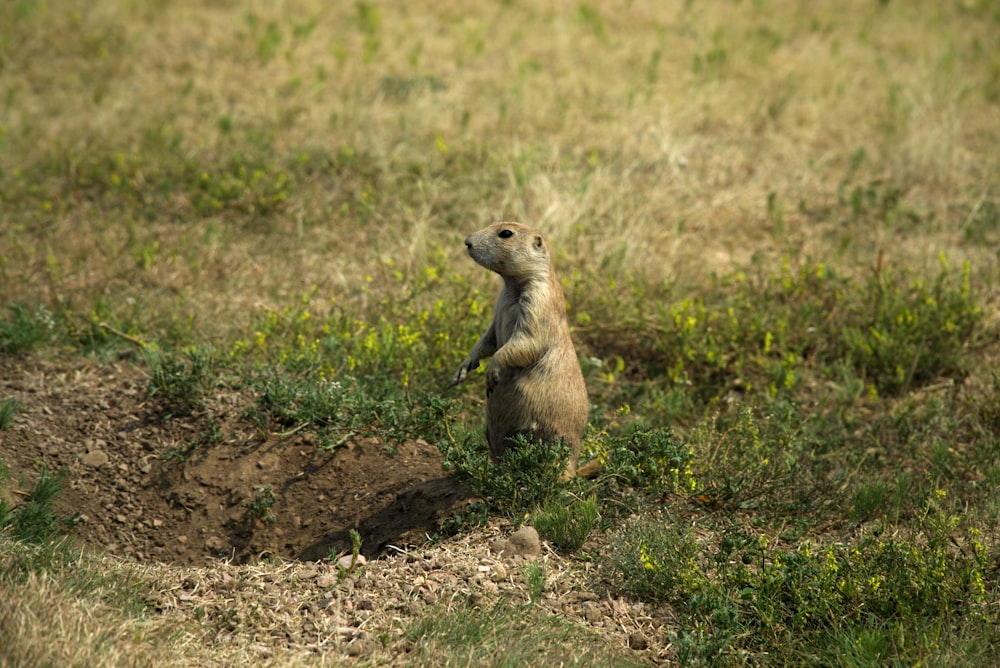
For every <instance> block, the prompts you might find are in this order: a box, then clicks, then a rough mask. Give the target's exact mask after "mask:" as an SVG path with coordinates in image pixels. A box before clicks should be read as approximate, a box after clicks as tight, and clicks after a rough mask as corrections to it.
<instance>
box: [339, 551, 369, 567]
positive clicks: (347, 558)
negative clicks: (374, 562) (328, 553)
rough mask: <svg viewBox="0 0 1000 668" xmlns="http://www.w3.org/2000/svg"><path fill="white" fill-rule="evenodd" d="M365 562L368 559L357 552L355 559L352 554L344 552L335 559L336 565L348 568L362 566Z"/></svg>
mask: <svg viewBox="0 0 1000 668" xmlns="http://www.w3.org/2000/svg"><path fill="white" fill-rule="evenodd" d="M366 563H368V560H367V559H365V555H363V554H359V555H358V557H357V560H356V561H355V559H354V555H353V554H345V555H344V556H342V557H340V558H339V559H337V565H338V566H340V567H341V568H350V567H351V566H354V567H355V568H356V567H358V566H363V565H365V564H366Z"/></svg>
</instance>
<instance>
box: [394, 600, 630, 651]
mask: <svg viewBox="0 0 1000 668" xmlns="http://www.w3.org/2000/svg"><path fill="white" fill-rule="evenodd" d="M405 637H406V638H407V639H408V640H410V641H412V642H414V643H415V644H416V650H415V652H414V656H413V657H412V658H413V660H414V661H415V662H417V663H436V664H439V665H449V666H452V665H453V666H482V665H489V666H523V665H552V664H554V663H555V664H559V665H566V666H627V665H641V664H640V663H637V662H632V661H631V660H630V657H628V655H626V654H624V653H623V652H620V651H619V652H616V651H614V650H612V649H611V648H608V647H607V646H605V645H604V644H603V643H602V642H601V640H600V639H599V638H596V637H594V636H592V635H591V633H590V632H589V631H587V630H585V629H582V628H580V627H577V626H574V625H572V624H571V623H568V622H566V621H564V620H562V619H560V618H559V617H558V616H556V615H553V614H551V613H549V612H546V611H544V610H542V609H541V608H537V607H535V606H534V605H533V604H532V603H527V604H517V603H513V602H511V601H500V602H498V603H496V604H495V605H493V606H491V607H476V606H472V605H468V604H466V605H459V606H456V607H455V608H454V609H453V610H441V611H437V610H430V611H428V614H426V615H424V616H422V617H421V619H420V620H419V621H417V622H415V623H414V624H412V625H411V626H410V627H409V628H407V629H406V636H405Z"/></svg>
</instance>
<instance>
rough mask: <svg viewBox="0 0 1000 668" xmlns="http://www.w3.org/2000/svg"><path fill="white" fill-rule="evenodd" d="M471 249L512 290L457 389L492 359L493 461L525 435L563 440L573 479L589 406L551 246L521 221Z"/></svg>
mask: <svg viewBox="0 0 1000 668" xmlns="http://www.w3.org/2000/svg"><path fill="white" fill-rule="evenodd" d="M501 235H503V236H501ZM465 245H466V247H467V248H468V250H469V255H470V256H471V257H472V259H473V260H475V261H476V262H478V263H479V264H481V265H482V266H484V267H486V268H487V269H492V270H493V271H495V272H496V273H498V274H500V276H502V277H503V282H504V285H503V289H502V290H501V291H500V297H499V298H498V299H497V303H496V307H495V308H494V311H493V321H492V322H491V323H490V327H489V329H487V330H486V333H485V334H483V336H482V337H481V338H480V339H479V341H478V342H477V343H476V345H475V346H473V348H472V351H471V352H470V353H469V356H468V357H466V358H465V360H464V361H463V362H462V364H461V366H459V367H458V373H456V374H455V378H454V380H453V381H452V385H457V384H458V383H461V382H463V381H464V380H465V378H466V375H467V374H468V372H469V371H471V370H473V369H476V368H477V367H478V366H479V361H480V360H481V359H482V358H484V357H489V356H491V355H492V359H491V360H490V363H489V366H488V367H487V369H486V440H487V442H488V443H489V447H490V455H491V456H492V457H493V460H494V461H496V460H498V459H499V458H500V457H501V456H502V455H503V453H504V452H506V450H507V448H508V447H510V441H509V439H510V438H511V437H512V436H516V435H518V434H524V435H526V436H527V437H529V438H530V439H531V440H533V441H542V440H544V441H553V440H558V439H563V440H564V441H565V442H566V443H567V444H568V445H569V446H570V452H571V455H570V460H569V462H568V463H567V466H566V473H567V475H573V474H574V473H575V472H576V465H577V460H578V459H579V457H580V437H581V436H582V435H583V430H584V429H585V428H586V426H587V414H588V412H589V403H588V401H587V388H586V385H585V384H584V382H583V374H582V373H581V372H580V362H579V360H578V359H577V356H576V350H575V349H574V348H573V340H572V339H571V338H570V334H569V323H568V322H567V320H566V300H565V298H564V297H563V292H562V287H560V285H559V281H558V279H557V278H556V274H555V270H554V269H553V266H552V253H551V251H550V249H549V246H548V244H547V243H546V242H545V239H544V238H543V237H542V235H541V233H539V232H538V230H534V229H532V228H530V227H527V226H525V225H520V224H518V223H496V224H493V225H490V226H489V227H487V228H485V229H482V230H479V231H478V232H474V233H472V234H470V235H469V236H468V237H467V238H466V239H465Z"/></svg>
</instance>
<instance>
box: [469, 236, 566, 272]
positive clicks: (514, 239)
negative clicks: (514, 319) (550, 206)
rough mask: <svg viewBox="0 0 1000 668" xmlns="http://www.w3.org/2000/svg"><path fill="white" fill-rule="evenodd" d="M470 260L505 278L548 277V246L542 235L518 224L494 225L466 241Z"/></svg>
mask: <svg viewBox="0 0 1000 668" xmlns="http://www.w3.org/2000/svg"><path fill="white" fill-rule="evenodd" d="M465 247H466V248H467V249H468V250H469V256H470V257H471V258H472V259H473V260H475V261H476V262H478V263H479V264H481V265H482V266H484V267H486V268H487V269H491V270H493V271H495V272H497V273H498V274H500V275H501V276H503V277H504V278H513V279H522V278H531V277H538V278H544V277H546V276H548V273H549V266H550V253H549V245H548V244H547V243H546V242H545V239H544V237H542V233H541V232H539V231H538V230H536V229H533V228H530V227H528V226H527V225H521V224H520V223H494V224H492V225H490V226H489V227H484V228H483V229H481V230H479V231H478V232H473V233H472V234H470V235H469V236H467V237H466V238H465Z"/></svg>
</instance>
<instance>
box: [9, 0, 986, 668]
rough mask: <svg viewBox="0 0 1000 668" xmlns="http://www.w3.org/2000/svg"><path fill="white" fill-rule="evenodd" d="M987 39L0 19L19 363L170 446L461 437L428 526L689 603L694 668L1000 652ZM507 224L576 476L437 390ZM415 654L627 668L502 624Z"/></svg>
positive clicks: (502, 15)
mask: <svg viewBox="0 0 1000 668" xmlns="http://www.w3.org/2000/svg"><path fill="white" fill-rule="evenodd" d="M998 36H1000V15H998V13H997V10H996V8H995V6H994V4H993V3H990V2H986V1H979V2H962V3H950V4H947V5H941V6H939V5H933V6H931V4H929V3H920V2H917V3H870V2H860V1H859V2H852V3H848V5H846V6H844V7H843V8H841V9H840V10H839V11H837V12H834V13H831V12H830V11H828V9H827V8H824V7H821V6H818V5H817V6H812V5H810V6H802V7H794V8H793V7H790V6H789V5H788V3H783V2H753V3H726V4H725V5H721V4H720V5H718V6H716V5H712V4H699V3H690V2H688V3H679V4H678V5H677V6H669V7H666V8H664V7H663V6H661V5H658V4H656V3H643V2H637V3H632V4H630V5H629V6H628V8H627V9H624V10H622V11H616V12H611V11H608V10H607V9H606V8H604V7H602V6H601V5H599V4H598V3H576V4H571V5H566V6H554V7H553V6H549V5H548V4H545V3H539V2H534V1H530V0H528V1H525V2H503V3H482V4H475V3H473V4H471V5H469V6H468V7H467V8H465V9H464V10H463V13H462V14H461V15H455V14H453V13H450V12H448V11H447V10H445V9H440V8H438V7H437V6H433V7H432V6H430V5H429V4H428V5H427V6H423V5H422V4H419V3H418V4H417V5H413V6H412V7H411V6H410V5H405V6H404V5H398V6H396V5H391V4H387V3H383V4H379V3H369V2H366V3H356V4H352V3H346V4H344V5H343V6H337V7H330V6H328V4H324V3H319V2H313V1H312V0H307V1H305V2H301V3H297V4H296V5H295V6H294V7H284V6H282V8H278V7H270V6H268V7H258V8H255V10H254V11H253V12H246V11H244V10H243V9H241V8H239V7H235V6H234V7H230V6H228V5H225V3H223V4H219V5H218V6H213V7H202V6H200V5H198V4H197V3H153V4H151V5H149V6H145V5H143V6H139V5H136V6H124V5H121V4H120V3H114V2H110V0H99V1H98V2H96V3H89V2H83V0H69V1H68V4H67V5H66V6H65V7H63V6H60V7H58V8H56V7H50V6H48V5H45V4H44V3H33V2H9V3H6V4H3V5H2V7H0V90H3V91H5V93H4V97H3V99H2V100H0V105H3V109H4V113H3V114H0V118H3V121H2V122H0V205H2V209H3V211H4V224H3V225H0V285H3V286H4V288H3V296H2V303H0V307H2V314H0V354H2V355H5V356H11V358H12V359H13V356H14V355H25V354H33V355H39V356H51V357H55V358H58V356H59V355H65V354H81V355H88V356H91V357H93V358H95V359H97V360H108V359H134V360H138V363H140V364H143V365H145V367H146V368H147V369H148V370H149V374H150V383H149V393H150V395H151V396H150V399H151V401H152V402H154V403H155V404H156V405H157V406H158V408H159V409H160V410H161V415H162V417H163V418H164V419H207V420H208V421H209V422H211V421H212V419H213V418H212V415H210V414H209V413H208V411H207V409H206V408H205V406H206V405H207V401H206V400H208V399H211V398H213V396H214V395H215V394H216V393H219V392H221V391H222V390H224V389H231V388H236V389H239V390H241V391H246V392H249V393H251V394H252V397H253V403H252V407H251V408H250V409H249V410H248V411H247V413H246V414H245V415H244V416H243V419H244V420H245V421H246V423H247V424H248V425H250V426H251V427H254V428H257V429H259V430H262V431H274V432H278V433H289V432H296V431H301V430H311V431H315V432H316V434H317V436H318V438H317V442H318V443H319V444H320V446H321V447H324V448H327V449H335V448H336V447H338V445H340V444H342V443H343V442H345V439H347V438H350V437H351V436H353V435H356V434H367V435H374V436H378V437H379V438H381V439H383V440H385V441H386V442H387V443H388V444H389V447H392V444H393V443H394V442H399V441H403V440H405V439H408V438H424V439H426V440H428V441H431V442H434V443H437V444H439V447H440V448H441V450H442V453H443V454H444V456H445V460H446V464H447V467H448V470H449V471H451V472H453V473H454V474H455V475H457V476H459V477H461V478H462V479H463V480H465V481H466V482H468V483H469V484H470V485H471V486H472V487H473V489H474V490H475V491H476V493H477V494H479V495H481V496H482V497H483V498H484V499H485V503H484V505H482V506H478V507H476V508H475V509H473V510H470V512H469V513H468V514H467V516H461V517H455V518H452V521H451V522H450V523H449V524H448V526H445V527H442V533H452V532H455V531H461V530H463V529H464V528H465V527H470V526H478V525H481V524H482V523H483V521H485V516H486V514H487V513H490V514H492V515H494V516H496V515H500V516H504V517H507V518H509V519H513V520H514V521H515V522H521V521H529V522H532V523H534V524H535V525H536V526H537V528H539V529H540V530H541V531H542V533H543V534H544V535H545V536H546V537H547V538H548V539H549V540H550V541H552V542H553V543H554V544H555V545H556V546H557V547H558V548H559V549H560V551H561V552H562V553H563V554H564V555H567V556H571V555H572V556H573V558H575V559H579V560H581V561H584V562H593V565H594V566H595V568H593V569H591V570H590V571H588V573H590V572H593V573H600V574H601V576H600V578H601V579H595V580H593V581H592V584H593V585H594V586H595V587H606V588H607V589H608V591H611V592H614V593H616V594H620V595H623V596H626V597H628V598H631V599H639V600H643V601H646V602H648V603H649V604H650V605H655V606H663V607H665V606H669V608H670V609H671V614H673V615H675V616H676V618H677V620H678V627H677V629H676V631H675V634H674V636H673V637H672V643H673V648H674V650H675V652H676V658H677V659H678V660H680V661H682V662H684V663H686V664H690V665H701V664H715V663H723V664H728V663H757V662H772V663H776V664H803V663H820V664H873V663H904V664H910V663H928V664H950V665H970V666H971V665H987V664H990V663H996V662H997V657H998V656H1000V640H998V638H997V634H996V628H998V626H1000V620H998V619H997V613H996V610H997V605H998V601H1000V568H998V564H1000V552H998V545H1000V534H998V532H997V526H1000V501H998V500H997V498H996V495H995V493H994V491H995V490H996V489H997V486H998V485H1000V408H998V407H1000V374H998V373H997V372H996V371H995V369H996V367H997V362H998V360H1000V345H998V329H997V322H998V320H997V312H998V306H1000V302H998V300H997V296H996V291H995V288H994V286H995V285H996V284H997V281H998V280H1000V272H998V257H997V251H996V246H997V243H998V240H1000V237H998V217H997V210H998V204H997V202H998V200H1000V191H998V188H997V185H996V184H997V183H998V181H1000V179H998V175H1000V157H998V156H1000V130H998V126H997V123H996V117H997V105H998V104H1000V74H998V73H1000V61H998V59H997V57H996V53H997V52H998V48H1000V37H998ZM192 44H194V45H198V46H197V49H196V51H195V52H191V46H190V45H192ZM205 62H211V63H212V67H211V68H202V67H201V66H200V65H199V63H205ZM497 219H520V220H522V221H524V222H527V223H532V224H536V225H538V226H540V227H541V228H543V229H544V230H545V232H546V233H547V235H548V237H549V239H550V241H551V242H552V245H553V247H554V248H555V253H556V254H555V263H556V266H557V268H558V271H559V275H560V278H561V280H562V283H563V285H564V288H565V292H566V296H567V301H568V303H569V318H570V324H571V326H572V328H573V335H574V340H575V342H576V343H577V346H578V352H579V353H580V356H581V361H582V365H583V368H584V373H585V376H586V380H587V385H588V390H589V393H590V398H591V403H592V411H591V415H590V429H589V430H588V433H587V435H586V438H585V440H584V445H583V457H582V461H583V462H586V461H588V460H589V459H597V460H598V461H599V462H600V464H601V470H600V472H599V473H598V475H597V476H596V477H595V478H594V479H593V480H587V481H582V480H574V481H570V482H568V483H564V482H561V481H560V480H559V479H558V478H559V473H561V467H560V466H559V460H560V458H561V457H562V456H564V454H565V452H564V450H560V449H559V447H558V446H544V447H538V448H522V449H521V451H520V452H519V453H517V454H516V455H515V456H514V457H511V458H508V461H506V462H504V463H503V464H502V465H501V466H499V467H494V466H493V465H492V464H491V463H490V462H489V460H488V457H487V455H486V450H485V444H484V442H483V437H482V435H481V434H482V413H483V407H482V402H483V397H482V395H483V387H482V385H483V383H482V378H481V376H480V375H474V376H473V378H471V379H470V381H471V382H468V383H466V384H465V385H464V386H462V387H460V388H458V389H455V390H446V389H445V388H446V386H447V383H448V380H449V379H450V378H451V376H452V375H453V373H454V370H455V368H456V366H457V364H458V363H459V362H460V360H461V358H462V356H463V355H464V352H465V351H467V350H468V348H469V347H470V346H471V344H472V343H473V342H474V341H475V340H476V338H477V337H478V335H479V334H480V333H481V332H482V331H483V329H484V328H485V327H486V325H487V322H488V319H489V317H490V309H491V307H492V303H493V300H494V298H495V292H496V289H497V284H496V280H495V277H492V276H490V275H489V274H488V272H484V271H482V270H481V269H480V268H477V267H476V266H475V265H474V263H472V262H471V260H469V259H468V257H466V256H465V254H464V248H463V245H462V239H463V238H464V236H465V235H466V234H467V233H469V232H470V231H473V230H474V229H476V228H478V227H480V226H482V225H483V224H485V223H487V222H490V221H492V220H497ZM137 346H138V347H139V348H140V349H141V350H142V351H143V352H142V353H141V354H140V355H137V354H136V348H137ZM14 411H15V404H14V403H13V402H12V401H10V400H7V399H4V400H3V402H2V403H0V428H3V429H8V428H10V427H11V424H12V420H13V414H14ZM212 445H213V439H212V438H206V439H202V440H200V441H198V442H192V443H191V444H188V445H185V446H182V447H180V449H178V450H176V451H172V452H169V453H167V454H166V455H165V457H170V458H178V459H183V458H184V457H186V456H187V455H188V454H189V451H190V450H191V449H192V448H194V447H212ZM45 476H47V477H46V478H45V480H46V481H47V482H46V483H45V484H46V485H49V484H55V481H57V480H58V478H55V477H51V476H49V474H45ZM40 484H41V483H40ZM43 491H44V490H39V491H38V494H40V495H41V496H39V497H38V498H37V499H34V500H33V501H31V503H36V504H41V505H40V506H38V507H39V508H41V509H42V512H41V514H40V515H39V516H38V517H37V518H36V519H37V520H38V521H35V520H32V521H31V522H29V523H28V525H26V526H29V525H30V526H35V527H38V526H42V527H45V531H46V532H49V533H44V532H43V534H41V535H42V536H45V537H49V538H50V537H51V535H52V534H51V532H52V531H54V530H55V529H57V528H58V527H59V523H58V522H57V521H56V520H55V519H53V518H52V517H51V516H50V515H46V514H45V512H44V508H45V503H47V502H46V501H45V498H48V497H45V496H44V494H42V492H43ZM33 494H34V492H33ZM259 500H260V502H259V503H256V504H255V505H254V506H253V507H252V508H250V507H248V508H247V511H248V512H251V513H259V514H258V517H260V518H261V519H266V518H267V516H268V514H269V513H271V512H272V510H271V508H272V505H273V498H272V499H271V500H270V501H271V504H270V505H269V504H268V503H267V502H268V498H267V495H266V494H260V495H259ZM6 503H7V505H5V506H0V508H3V509H4V510H3V512H4V513H6V514H5V515H3V518H4V519H3V523H4V525H5V527H6V529H5V533H6V534H10V533H11V532H15V527H16V523H17V522H21V521H22V520H20V519H17V518H18V517H21V515H23V517H24V518H27V517H28V513H29V511H28V510H26V508H28V507H29V505H19V506H17V507H13V506H12V505H11V503H10V502H9V501H7V502H6ZM591 504H593V505H591ZM279 510H280V509H279ZM46 518H47V519H46ZM24 521H25V522H27V519H25V520H24ZM18 531H19V530H18ZM27 536H28V534H23V535H21V534H19V537H20V538H21V539H24V538H26V537H27ZM3 540H4V541H7V542H6V543H5V544H4V545H5V547H4V550H5V552H4V555H5V557H4V559H5V562H4V563H5V564H7V565H8V571H7V572H8V573H15V574H16V573H27V572H34V571H35V570H37V569H34V570H33V567H30V565H24V564H25V562H23V561H22V560H21V557H17V556H16V555H18V554H21V553H22V552H21V551H22V550H24V549H28V548H26V547H24V546H23V545H22V543H21V542H20V541H14V542H13V543H11V542H10V540H12V538H11V537H10V536H7V535H5V537H4V538H3ZM32 540H34V539H32ZM32 549H35V548H32ZM38 549H43V548H38ZM11 555H14V556H11ZM47 572H62V568H61V567H53V568H52V569H49V571H47ZM534 577H535V585H537V587H536V588H535V589H533V591H536V594H538V593H541V592H542V591H544V573H541V574H539V573H536V574H535V576H534ZM595 577H596V576H595ZM54 586H58V584H57V585H54ZM664 609H665V608H664ZM519 615H520V616H524V617H525V618H526V619H528V620H529V621H530V622H531V623H530V624H526V623H524V622H523V621H521V620H520V619H519ZM407 633H409V634H411V635H413V637H415V638H416V637H418V636H421V637H422V636H423V635H426V636H427V637H428V638H431V640H430V641H429V643H428V644H427V645H426V646H421V648H420V649H419V651H420V652H425V651H426V652H430V653H431V654H427V655H424V656H423V658H425V659H428V660H430V659H431V658H434V659H437V658H439V657H440V656H441V655H439V654H434V652H443V653H444V654H443V656H444V658H445V660H444V661H442V662H443V663H458V664H462V662H463V661H465V662H467V663H472V662H473V661H474V662H476V663H480V662H484V661H485V662H487V663H494V664H500V665H505V664H508V663H509V664H514V663H519V662H530V661H529V659H528V658H526V657H532V658H533V659H532V660H537V657H544V658H546V659H549V660H552V661H566V662H568V663H574V662H583V664H584V665H590V664H586V661H588V660H593V661H595V662H597V663H602V662H604V658H601V657H598V658H592V659H588V658H587V657H585V656H581V655H580V654H579V653H578V652H576V650H575V649H568V648H572V647H573V646H574V645H573V643H575V642H577V639H578V638H577V636H576V635H574V633H575V631H570V630H568V629H567V628H566V627H565V626H564V625H561V624H559V623H558V621H557V620H552V619H551V618H548V617H545V615H544V614H543V613H541V612H540V611H538V610H527V609H526V610H522V609H520V608H518V607H517V606H515V605H513V604H510V605H504V606H501V607H499V608H497V609H493V610H482V609H477V608H475V607H474V606H473V607H470V608H468V609H461V610H458V611H457V612H456V611H447V612H443V613H442V614H440V615H431V614H429V615H427V618H426V619H422V620H420V621H419V622H417V623H415V624H414V625H413V627H412V628H411V629H409V630H408V631H407ZM511 635H513V636H516V637H517V639H518V640H517V642H516V643H514V644H513V645H512V646H505V645H504V644H503V643H501V642H500V639H502V638H507V637H510V636H511ZM466 656H469V657H470V658H468V659H466V658H465V657H466ZM608 662H611V659H610V658H609V659H608Z"/></svg>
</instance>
